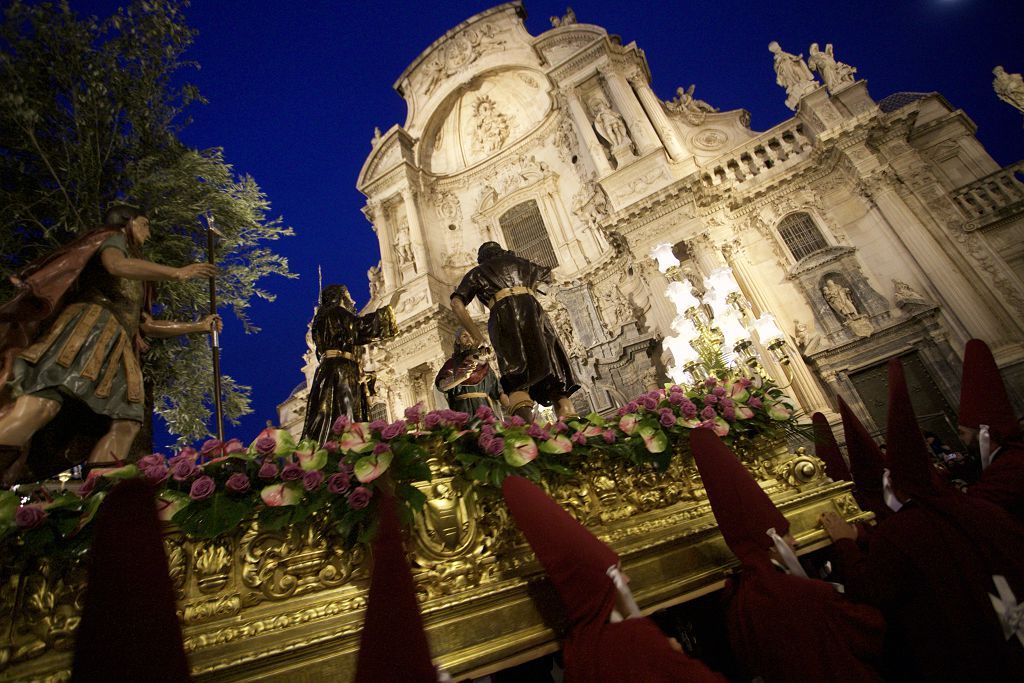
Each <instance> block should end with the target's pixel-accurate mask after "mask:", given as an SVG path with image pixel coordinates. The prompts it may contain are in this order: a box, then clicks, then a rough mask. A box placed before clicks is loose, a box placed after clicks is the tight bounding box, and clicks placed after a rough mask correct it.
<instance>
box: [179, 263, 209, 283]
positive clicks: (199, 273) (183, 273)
mask: <svg viewBox="0 0 1024 683" xmlns="http://www.w3.org/2000/svg"><path fill="white" fill-rule="evenodd" d="M210 277H217V266H215V265H213V264H212V263H190V264H189V265H187V266H182V267H181V268H176V269H175V272H174V279H176V280H191V279H192V278H210Z"/></svg>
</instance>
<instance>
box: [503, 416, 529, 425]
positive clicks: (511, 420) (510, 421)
mask: <svg viewBox="0 0 1024 683" xmlns="http://www.w3.org/2000/svg"><path fill="white" fill-rule="evenodd" d="M525 424H526V420H524V419H523V418H521V417H519V416H518V415H512V416H511V417H507V418H505V426H506V427H522V426H523V425H525Z"/></svg>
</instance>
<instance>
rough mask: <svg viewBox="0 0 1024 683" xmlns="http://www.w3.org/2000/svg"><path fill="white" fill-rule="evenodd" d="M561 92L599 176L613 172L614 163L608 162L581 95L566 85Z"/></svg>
mask: <svg viewBox="0 0 1024 683" xmlns="http://www.w3.org/2000/svg"><path fill="white" fill-rule="evenodd" d="M560 93H561V95H562V96H563V97H564V98H565V102H566V104H567V105H568V109H569V114H570V115H571V116H572V120H573V122H574V123H575V124H576V133H577V135H579V139H580V140H582V141H583V145H584V146H585V147H586V148H587V152H589V153H590V158H591V159H592V160H593V162H594V169H595V170H596V171H597V176H598V177H599V178H603V177H604V176H606V175H608V174H609V173H611V172H612V165H611V164H610V163H609V162H608V157H607V156H606V155H605V153H604V147H603V146H602V145H601V142H600V141H599V140H598V139H597V134H596V133H594V129H593V128H592V127H591V125H590V118H588V117H587V112H586V111H585V110H584V109H583V103H582V102H580V97H579V95H578V94H577V93H576V89H575V88H572V87H566V88H562V90H561V91H560Z"/></svg>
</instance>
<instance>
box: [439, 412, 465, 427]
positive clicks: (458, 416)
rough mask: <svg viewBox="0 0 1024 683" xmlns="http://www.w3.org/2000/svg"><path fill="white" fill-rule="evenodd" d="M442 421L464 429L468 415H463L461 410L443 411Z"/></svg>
mask: <svg viewBox="0 0 1024 683" xmlns="http://www.w3.org/2000/svg"><path fill="white" fill-rule="evenodd" d="M444 419H446V420H448V421H449V422H451V423H452V424H453V425H455V426H456V427H464V426H465V425H466V423H467V422H469V413H464V412H462V411H461V410H446V411H444Z"/></svg>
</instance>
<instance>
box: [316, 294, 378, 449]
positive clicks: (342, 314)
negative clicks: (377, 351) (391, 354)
mask: <svg viewBox="0 0 1024 683" xmlns="http://www.w3.org/2000/svg"><path fill="white" fill-rule="evenodd" d="M396 327H397V326H396V324H395V314H394V312H393V311H392V309H391V306H383V307H381V308H379V309H378V310H376V311H374V312H372V313H367V314H366V315H363V316H359V315H357V314H356V305H355V302H354V301H353V300H352V297H351V295H349V293H348V287H346V286H345V285H330V286H327V287H324V290H323V292H321V294H320V307H319V308H318V309H317V312H316V315H315V316H314V317H313V343H314V344H315V345H316V355H317V358H318V359H319V361H320V365H319V366H318V367H317V369H316V374H314V375H313V385H312V386H311V387H310V389H309V401H308V403H307V404H306V422H305V424H304V425H303V427H302V438H303V439H313V440H315V441H316V442H317V443H321V444H322V443H324V442H325V441H327V440H328V439H330V438H331V426H332V425H333V424H334V421H335V420H337V419H338V418H339V417H341V416H342V415H345V416H347V417H348V418H350V419H352V420H355V421H356V422H365V421H367V420H368V419H369V411H370V405H369V400H368V396H367V392H366V391H364V389H363V385H362V384H361V383H360V368H359V347H360V346H361V345H362V344H366V343H368V342H370V341H373V340H374V339H380V338H382V337H391V336H393V335H394V334H395V331H396Z"/></svg>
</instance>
